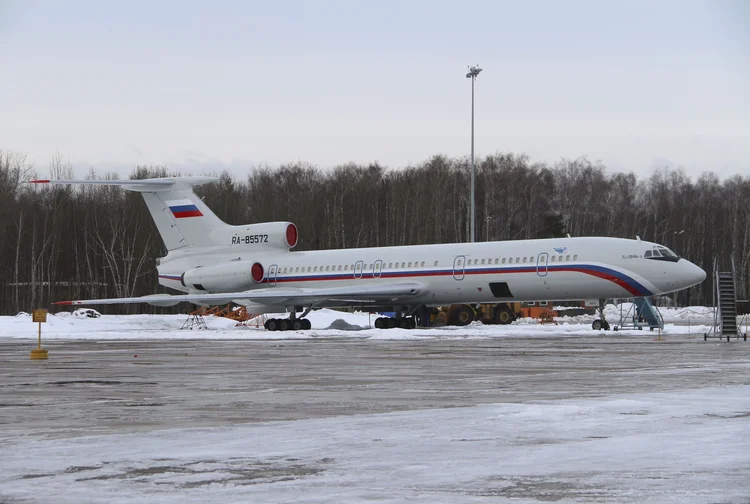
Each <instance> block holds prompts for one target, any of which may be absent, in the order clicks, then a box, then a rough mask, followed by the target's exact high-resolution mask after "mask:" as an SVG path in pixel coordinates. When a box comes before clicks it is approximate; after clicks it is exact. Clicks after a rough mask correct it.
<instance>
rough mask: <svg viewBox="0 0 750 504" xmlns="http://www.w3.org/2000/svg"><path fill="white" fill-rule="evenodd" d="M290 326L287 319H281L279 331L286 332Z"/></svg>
mask: <svg viewBox="0 0 750 504" xmlns="http://www.w3.org/2000/svg"><path fill="white" fill-rule="evenodd" d="M290 326H291V324H290V323H289V319H281V322H280V323H279V331H288V330H289V327H290Z"/></svg>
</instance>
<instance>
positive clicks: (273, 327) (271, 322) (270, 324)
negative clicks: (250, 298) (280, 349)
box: [265, 318, 279, 331]
mask: <svg viewBox="0 0 750 504" xmlns="http://www.w3.org/2000/svg"><path fill="white" fill-rule="evenodd" d="M265 325H266V329H267V330H269V331H278V330H279V321H278V319H275V318H272V319H268V320H266V324H265Z"/></svg>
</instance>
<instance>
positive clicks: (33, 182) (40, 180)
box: [28, 179, 50, 184]
mask: <svg viewBox="0 0 750 504" xmlns="http://www.w3.org/2000/svg"><path fill="white" fill-rule="evenodd" d="M28 183H29V184H49V183H50V180H49V179H37V180H29V182H28Z"/></svg>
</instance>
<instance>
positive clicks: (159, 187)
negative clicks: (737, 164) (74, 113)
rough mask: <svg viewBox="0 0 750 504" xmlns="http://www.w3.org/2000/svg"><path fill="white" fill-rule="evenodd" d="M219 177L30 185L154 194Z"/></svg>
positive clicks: (53, 182) (214, 179) (87, 181)
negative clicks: (105, 187) (99, 187)
mask: <svg viewBox="0 0 750 504" xmlns="http://www.w3.org/2000/svg"><path fill="white" fill-rule="evenodd" d="M217 180H219V179H218V178H217V177H203V176H201V177H165V178H151V179H140V180H52V179H39V180H30V181H29V184H53V185H109V186H120V187H122V188H123V189H125V190H128V191H135V192H154V191H168V190H172V189H180V188H189V187H193V186H197V185H201V184H207V183H209V182H216V181H217Z"/></svg>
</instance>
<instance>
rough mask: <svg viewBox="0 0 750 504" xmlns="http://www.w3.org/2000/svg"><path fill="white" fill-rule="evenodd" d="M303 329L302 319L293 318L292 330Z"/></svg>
mask: <svg viewBox="0 0 750 504" xmlns="http://www.w3.org/2000/svg"><path fill="white" fill-rule="evenodd" d="M300 329H302V321H301V320H300V319H294V320H292V330H294V331H299V330H300Z"/></svg>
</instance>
